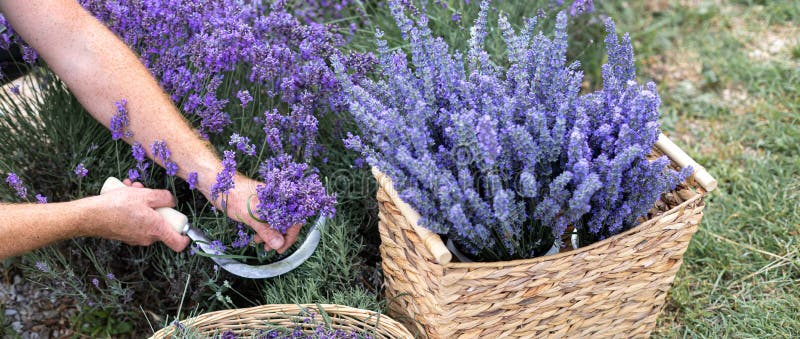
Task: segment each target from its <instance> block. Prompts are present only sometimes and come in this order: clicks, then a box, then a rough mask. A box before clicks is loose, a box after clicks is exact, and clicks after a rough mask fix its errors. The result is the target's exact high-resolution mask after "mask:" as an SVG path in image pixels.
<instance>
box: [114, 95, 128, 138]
mask: <svg viewBox="0 0 800 339" xmlns="http://www.w3.org/2000/svg"><path fill="white" fill-rule="evenodd" d="M127 104H128V101H126V100H125V99H122V100H120V101H117V102H115V103H114V106H115V107H116V108H117V114H115V115H114V116H112V117H111V125H110V126H109V127H110V128H111V138H112V139H114V140H118V139H122V138H130V137H132V136H133V133H132V132H131V131H130V130H128V129H127V128H128V125H130V120H129V119H128V110H127V109H126V108H125V106H126V105H127Z"/></svg>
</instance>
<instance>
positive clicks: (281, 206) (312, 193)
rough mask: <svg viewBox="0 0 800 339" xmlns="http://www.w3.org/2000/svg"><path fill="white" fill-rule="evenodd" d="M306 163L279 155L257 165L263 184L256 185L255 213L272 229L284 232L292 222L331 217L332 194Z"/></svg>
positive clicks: (333, 200)
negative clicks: (309, 171)
mask: <svg viewBox="0 0 800 339" xmlns="http://www.w3.org/2000/svg"><path fill="white" fill-rule="evenodd" d="M307 170H308V165H307V164H303V163H296V162H293V161H292V158H291V157H290V156H289V155H286V154H284V155H280V156H277V157H275V158H271V159H269V160H267V161H265V162H264V163H262V164H261V168H260V169H259V173H260V174H261V177H262V179H263V184H261V185H258V186H256V195H257V197H258V204H257V206H256V212H255V213H256V215H257V216H258V217H259V219H261V220H263V221H264V222H266V223H268V224H269V225H270V226H271V227H272V228H273V229H275V230H277V231H279V232H281V233H282V234H286V230H288V229H289V228H290V227H292V226H293V225H296V224H303V223H305V221H306V219H308V218H309V217H312V216H316V215H321V216H324V217H332V216H333V214H334V213H335V208H334V205H335V203H336V197H335V196H333V195H328V194H327V193H326V192H325V187H324V186H322V183H321V182H320V181H319V176H318V175H317V174H316V173H307Z"/></svg>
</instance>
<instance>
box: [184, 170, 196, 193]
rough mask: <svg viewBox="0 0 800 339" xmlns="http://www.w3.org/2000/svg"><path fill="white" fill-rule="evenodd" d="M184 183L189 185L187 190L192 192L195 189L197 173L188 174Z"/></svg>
mask: <svg viewBox="0 0 800 339" xmlns="http://www.w3.org/2000/svg"><path fill="white" fill-rule="evenodd" d="M186 183H188V184H189V189H190V190H193V189H196V188H197V172H189V175H188V176H187V177H186Z"/></svg>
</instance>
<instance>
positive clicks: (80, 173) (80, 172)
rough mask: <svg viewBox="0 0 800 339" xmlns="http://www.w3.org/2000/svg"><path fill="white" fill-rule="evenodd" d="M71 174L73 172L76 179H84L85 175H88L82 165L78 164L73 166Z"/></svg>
mask: <svg viewBox="0 0 800 339" xmlns="http://www.w3.org/2000/svg"><path fill="white" fill-rule="evenodd" d="M73 172H75V175H76V176H77V177H78V178H84V177H86V175H87V174H89V170H88V169H86V167H85V166H84V165H83V163H80V164H78V166H75V170H74V171H73Z"/></svg>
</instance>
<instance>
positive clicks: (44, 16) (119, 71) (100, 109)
mask: <svg viewBox="0 0 800 339" xmlns="http://www.w3.org/2000/svg"><path fill="white" fill-rule="evenodd" d="M0 10H1V11H2V12H3V13H4V14H5V16H6V18H7V20H8V21H9V22H10V23H11V25H12V26H13V27H14V29H15V31H17V32H18V33H19V35H20V36H22V38H23V39H24V40H25V41H26V42H27V43H28V44H30V45H31V46H32V47H33V48H34V49H36V50H37V52H39V55H40V56H41V57H42V59H44V60H45V61H46V62H47V64H48V65H49V66H50V68H51V69H52V70H53V71H54V72H55V73H56V74H57V75H58V76H59V77H60V79H61V80H63V81H64V82H65V83H66V84H67V86H68V87H69V88H70V90H71V91H72V92H73V93H74V94H75V96H76V97H77V98H78V100H79V101H80V102H81V104H82V105H83V106H84V107H85V108H86V110H87V111H88V112H89V113H90V114H91V115H92V116H93V117H94V118H95V119H97V120H98V121H99V122H101V123H102V124H104V125H106V126H109V125H110V120H111V117H112V116H113V115H114V114H115V113H116V111H115V110H114V109H113V107H114V105H113V103H114V102H116V101H119V100H121V99H125V100H126V101H127V111H128V117H129V121H130V125H129V129H130V130H131V131H132V132H133V136H132V137H129V138H125V141H126V142H128V143H133V142H139V143H141V144H142V145H144V146H146V147H145V149H146V151H147V156H148V157H149V158H151V159H153V160H154V161H156V162H157V163H159V164H160V165H162V166H163V165H164V164H163V161H162V160H161V159H155V158H154V156H153V152H152V149H150V147H149V146H150V145H151V144H152V143H153V142H154V141H156V140H163V141H165V142H166V144H167V146H168V147H169V150H170V152H171V157H170V161H173V162H175V163H176V164H177V165H178V172H177V175H178V176H180V177H182V178H186V177H187V176H188V174H189V172H197V173H198V176H197V177H198V185H197V187H198V189H199V190H200V192H202V193H203V194H204V195H205V196H206V197H209V198H210V196H211V186H212V184H213V183H214V182H215V180H216V174H217V173H218V172H220V170H221V169H222V163H221V161H220V159H219V157H218V156H217V154H216V153H215V152H214V151H213V150H212V148H211V147H210V145H209V144H208V143H207V142H205V141H203V140H202V139H201V138H200V137H199V136H198V134H197V132H196V131H195V130H194V129H192V128H191V126H189V124H187V122H186V121H185V120H184V119H183V117H182V116H181V114H180V113H179V112H178V110H177V109H176V108H175V106H174V105H173V103H172V101H171V100H170V98H169V97H168V96H167V95H166V93H164V91H163V90H162V89H161V88H160V86H159V85H158V83H157V82H156V80H155V79H154V78H153V77H152V76H151V75H150V73H149V72H148V70H147V69H146V68H145V67H144V65H142V64H141V62H140V61H139V59H138V58H137V56H136V55H135V54H134V53H133V52H132V51H131V50H130V49H129V48H128V47H127V46H126V45H125V44H124V43H123V42H122V41H121V40H120V39H119V38H117V36H115V35H114V34H113V33H112V32H111V31H109V30H108V28H106V27H105V26H104V25H103V24H102V23H100V22H99V21H97V20H96V19H95V18H94V17H92V16H91V15H90V14H89V13H88V12H87V11H86V10H84V9H83V8H82V7H81V6H80V5H79V4H78V3H77V2H75V1H67V0H31V1H13V0H0ZM234 182H235V186H236V187H235V188H234V189H233V190H231V192H230V194H229V195H228V200H227V202H228V203H227V212H228V215H229V216H231V217H232V218H234V219H236V220H238V221H242V222H244V223H246V224H248V225H249V226H250V227H252V228H253V229H254V230H255V231H256V232H257V233H258V237H259V238H261V239H265V240H266V243H267V244H268V245H267V249H270V248H274V249H278V251H279V252H283V251H285V250H286V249H287V248H288V247H289V246H290V245H291V244H292V243H293V242H294V241H295V239H296V238H297V233H298V231H299V225H298V226H296V227H293V228H292V229H290V230H289V232H288V233H287V235H286V239H284V237H283V236H282V235H281V234H280V233H279V232H277V231H275V230H273V229H271V228H270V227H269V226H268V225H266V224H264V223H261V222H258V221H257V220H254V219H253V218H251V217H250V215H249V213H248V209H247V206H248V204H250V205H251V206H254V205H255V203H256V199H255V197H254V193H255V187H256V185H257V182H256V181H254V180H252V179H250V178H247V177H245V176H242V175H237V176H236V177H235V180H234ZM214 204H215V205H216V206H217V207H218V208H219V207H222V203H221V200H219V199H218V200H217V201H214Z"/></svg>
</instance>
